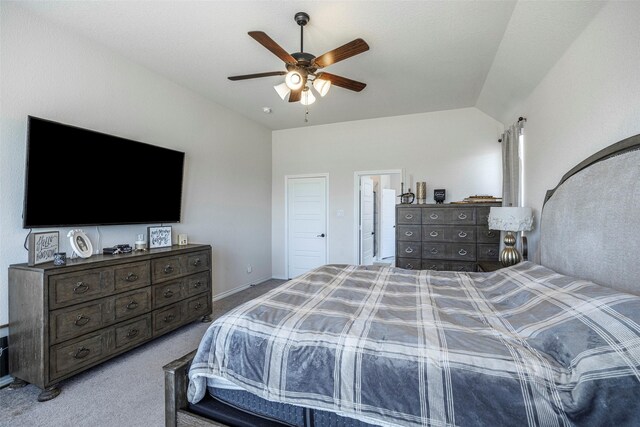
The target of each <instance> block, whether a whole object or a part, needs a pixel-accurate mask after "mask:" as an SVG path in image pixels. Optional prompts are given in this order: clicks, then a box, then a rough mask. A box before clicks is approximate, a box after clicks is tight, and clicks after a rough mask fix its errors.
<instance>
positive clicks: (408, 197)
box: [398, 182, 416, 205]
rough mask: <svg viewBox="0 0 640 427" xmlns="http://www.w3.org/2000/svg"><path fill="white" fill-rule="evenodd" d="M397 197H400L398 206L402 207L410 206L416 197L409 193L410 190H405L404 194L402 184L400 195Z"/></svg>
mask: <svg viewBox="0 0 640 427" xmlns="http://www.w3.org/2000/svg"><path fill="white" fill-rule="evenodd" d="M398 197H400V204H403V205H410V204H412V203H413V202H414V200H415V199H416V195H415V194H413V193H412V192H411V189H409V190H407V192H406V193H405V192H404V182H401V183H400V195H399V196H398Z"/></svg>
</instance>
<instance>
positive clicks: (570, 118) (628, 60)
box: [513, 2, 640, 260]
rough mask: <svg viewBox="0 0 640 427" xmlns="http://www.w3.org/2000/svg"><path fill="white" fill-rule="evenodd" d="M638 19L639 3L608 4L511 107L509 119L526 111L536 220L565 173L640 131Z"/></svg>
mask: <svg viewBox="0 0 640 427" xmlns="http://www.w3.org/2000/svg"><path fill="white" fill-rule="evenodd" d="M639 23H640V2H609V3H607V4H606V5H605V6H604V7H603V9H602V10H601V11H600V13H599V14H598V15H597V16H596V17H595V18H594V20H593V21H592V22H591V23H590V25H589V26H588V27H587V28H586V29H585V30H584V32H583V33H582V34H581V35H580V36H579V37H578V38H577V39H576V40H575V42H574V43H573V44H572V46H571V47H570V48H569V49H568V50H567V52H566V53H565V54H564V56H563V57H562V58H561V59H560V60H559V61H558V63H557V64H556V65H555V66H554V67H553V68H552V69H551V71H550V72H549V73H548V74H547V76H546V77H545V78H544V79H543V81H542V82H541V83H540V85H539V86H538V87H537V88H536V89H535V90H534V91H533V93H532V94H531V96H529V98H528V99H527V100H526V101H525V102H524V103H523V104H522V105H520V106H519V107H518V108H517V109H516V110H515V112H514V116H513V117H514V120H515V119H516V117H517V115H523V116H526V117H527V123H526V126H525V135H526V136H525V138H526V139H525V141H526V149H525V204H526V205H527V206H532V207H533V208H534V209H535V214H536V218H539V217H540V211H541V209H542V202H543V200H544V195H545V192H546V190H548V189H551V188H554V187H555V186H556V185H557V183H558V181H559V180H560V178H561V177H562V175H564V173H565V172H567V171H568V170H569V169H571V168H572V167H573V166H575V165H576V164H578V163H579V162H581V161H582V160H584V159H585V158H587V157H588V156H590V155H591V154H593V153H595V152H596V151H598V150H600V149H602V148H604V147H606V146H608V145H611V144H613V143H615V142H617V141H619V140H622V139H624V138H627V137H629V136H632V135H636V134H638V133H640V25H639ZM620 185H625V183H620ZM594 197H598V195H597V194H595V195H594ZM535 225H536V226H539V223H538V222H536V224H535ZM538 230H539V228H538V229H536V230H535V231H533V232H531V233H529V236H530V237H529V241H530V244H531V249H532V254H534V255H535V256H534V258H533V259H534V260H539V255H538V252H539V247H538V240H539V232H538ZM634 243H635V244H636V245H637V242H632V244H634ZM567 244H571V242H567Z"/></svg>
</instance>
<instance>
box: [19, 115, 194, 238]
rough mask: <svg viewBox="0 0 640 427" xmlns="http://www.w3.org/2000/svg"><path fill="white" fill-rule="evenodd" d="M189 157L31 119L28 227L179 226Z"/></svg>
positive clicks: (25, 215) (25, 218) (25, 217)
mask: <svg viewBox="0 0 640 427" xmlns="http://www.w3.org/2000/svg"><path fill="white" fill-rule="evenodd" d="M183 169H184V153H183V152H180V151H176V150H171V149H168V148H163V147H158V146H155V145H150V144H146V143H142V142H137V141H132V140H130V139H125V138H120V137H117V136H112V135H107V134H104V133H100V132H95V131H92V130H88V129H82V128H79V127H75V126H69V125H66V124H62V123H57V122H53V121H50V120H45V119H41V118H37V117H31V116H29V119H28V129H27V164H26V178H25V195H24V212H23V227H24V228H39V227H40V228H42V227H63V226H68V227H75V226H81V225H112V224H144V223H172V222H179V221H180V212H181V210H180V209H181V204H182V178H183Z"/></svg>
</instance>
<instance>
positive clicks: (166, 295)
mask: <svg viewBox="0 0 640 427" xmlns="http://www.w3.org/2000/svg"><path fill="white" fill-rule="evenodd" d="M162 295H164V297H165V298H171V297H172V296H173V291H172V290H171V289H167V290H166V291H164V293H163V294H162Z"/></svg>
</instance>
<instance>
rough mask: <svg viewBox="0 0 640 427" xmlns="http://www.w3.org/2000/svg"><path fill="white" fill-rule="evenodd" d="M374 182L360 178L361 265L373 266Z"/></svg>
mask: <svg viewBox="0 0 640 427" xmlns="http://www.w3.org/2000/svg"><path fill="white" fill-rule="evenodd" d="M374 233H375V231H374V227H373V180H372V179H371V178H369V177H368V176H363V177H362V178H360V254H361V257H360V264H362V265H371V264H373V236H374Z"/></svg>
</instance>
